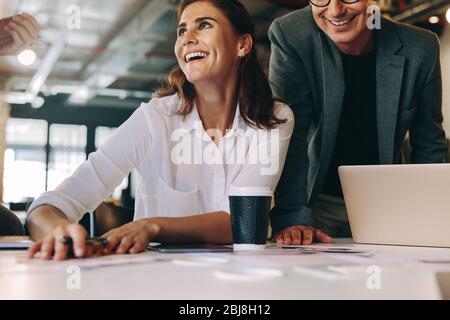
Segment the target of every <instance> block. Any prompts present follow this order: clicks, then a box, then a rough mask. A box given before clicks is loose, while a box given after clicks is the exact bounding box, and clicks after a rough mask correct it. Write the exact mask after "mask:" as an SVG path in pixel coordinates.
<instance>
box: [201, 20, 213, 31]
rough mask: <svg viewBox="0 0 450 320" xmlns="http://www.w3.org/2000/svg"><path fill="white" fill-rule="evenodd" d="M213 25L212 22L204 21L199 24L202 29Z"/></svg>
mask: <svg viewBox="0 0 450 320" xmlns="http://www.w3.org/2000/svg"><path fill="white" fill-rule="evenodd" d="M210 27H211V24H210V23H209V22H206V21H203V22H201V23H200V24H199V26H198V28H199V29H200V30H201V29H208V28H210Z"/></svg>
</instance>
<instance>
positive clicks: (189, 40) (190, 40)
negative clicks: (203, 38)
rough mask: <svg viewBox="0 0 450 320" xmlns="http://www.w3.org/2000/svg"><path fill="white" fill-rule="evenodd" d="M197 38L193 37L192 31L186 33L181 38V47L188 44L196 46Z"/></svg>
mask: <svg viewBox="0 0 450 320" xmlns="http://www.w3.org/2000/svg"><path fill="white" fill-rule="evenodd" d="M197 42H198V41H197V38H196V36H195V32H194V31H186V33H185V34H184V37H183V45H184V46H187V45H189V44H196V43H197Z"/></svg>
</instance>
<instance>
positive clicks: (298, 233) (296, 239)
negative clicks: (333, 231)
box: [275, 225, 333, 245]
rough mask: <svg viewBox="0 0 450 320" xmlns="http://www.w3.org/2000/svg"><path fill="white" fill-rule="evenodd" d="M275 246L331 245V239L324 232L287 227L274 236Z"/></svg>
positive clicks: (306, 228) (308, 228)
mask: <svg viewBox="0 0 450 320" xmlns="http://www.w3.org/2000/svg"><path fill="white" fill-rule="evenodd" d="M275 240H276V242H277V244H286V245H291V244H292V245H301V244H303V245H307V244H312V243H313V242H323V243H332V242H333V238H331V237H330V236H329V235H327V234H326V233H325V232H323V231H321V230H319V229H316V228H314V227H309V226H301V225H298V226H291V227H287V228H285V229H283V230H281V231H280V232H278V233H277V234H276V235H275Z"/></svg>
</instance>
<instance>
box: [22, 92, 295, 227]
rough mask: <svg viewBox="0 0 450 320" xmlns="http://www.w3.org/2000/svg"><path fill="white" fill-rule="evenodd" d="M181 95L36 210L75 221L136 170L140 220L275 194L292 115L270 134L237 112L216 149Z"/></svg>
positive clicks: (112, 141) (137, 123) (162, 101)
mask: <svg viewBox="0 0 450 320" xmlns="http://www.w3.org/2000/svg"><path fill="white" fill-rule="evenodd" d="M180 107H181V102H180V99H179V98H178V96H177V95H173V96H169V97H165V98H154V99H152V100H151V101H150V102H149V103H143V104H142V105H141V106H140V107H139V108H138V109H137V110H136V111H135V112H134V113H133V115H132V116H131V117H130V118H129V119H128V120H127V121H126V122H125V123H123V124H122V125H121V126H120V127H119V128H118V129H117V130H116V131H115V133H114V134H113V135H112V136H111V138H109V139H108V140H107V141H106V142H105V143H104V144H103V145H102V146H101V147H100V148H99V149H98V150H97V151H96V152H94V153H92V154H90V155H89V157H88V160H87V161H86V162H85V163H83V164H82V165H81V166H80V167H79V168H78V169H77V170H76V171H75V172H74V173H73V175H72V176H70V177H68V178H67V179H65V180H64V181H63V182H62V183H61V184H60V185H59V186H58V187H57V188H56V189H55V190H54V191H48V192H45V193H44V194H42V195H41V196H40V197H39V198H38V199H36V200H35V201H34V202H33V203H32V205H31V206H30V208H29V210H28V212H31V211H32V210H33V209H35V208H36V207H38V206H42V205H51V206H54V207H57V208H58V209H60V210H61V211H62V212H64V214H65V215H66V216H67V217H68V218H69V219H70V220H71V221H72V222H76V221H79V220H80V219H81V217H82V216H83V214H84V213H85V212H90V211H93V210H95V208H97V206H98V205H99V204H100V203H101V201H102V200H104V199H105V198H106V197H107V196H109V195H110V194H112V192H113V190H114V189H115V187H117V186H118V185H119V184H120V183H121V182H122V180H123V179H124V177H126V176H127V175H128V174H129V173H130V171H131V170H133V169H136V170H137V173H138V175H137V176H138V177H139V180H138V182H137V186H138V187H137V190H136V198H135V215H134V220H138V219H142V218H145V217H154V216H164V217H181V216H189V215H195V214H200V213H208V212H214V211H225V212H229V204H228V196H227V190H228V189H229V187H230V185H236V186H240V187H255V186H256V187H259V186H264V187H270V188H271V189H272V190H274V188H275V187H276V185H277V183H278V180H279V178H280V175H281V171H282V169H283V166H284V161H285V158H286V153H287V149H288V145H289V141H290V138H291V134H292V131H293V127H294V117H293V114H292V111H291V110H290V109H289V107H288V106H287V105H285V104H282V103H278V102H277V103H276V109H275V115H276V117H277V118H279V119H287V122H285V123H283V124H281V125H279V126H277V127H276V128H274V129H271V130H265V129H254V128H252V127H250V126H248V125H247V124H246V123H245V122H244V119H243V118H242V117H241V115H240V113H239V106H238V108H237V111H236V115H235V119H234V122H233V126H232V129H230V130H229V131H228V132H227V134H226V135H225V136H224V137H223V138H222V139H221V140H220V141H219V144H218V145H216V144H215V143H214V142H213V141H212V140H211V139H210V138H209V135H208V134H207V133H206V132H205V130H204V129H203V126H202V123H201V120H200V117H199V114H198V112H197V109H196V108H195V107H194V109H193V111H192V112H191V113H190V114H189V115H187V116H186V117H185V118H183V117H182V116H180V115H176V114H175V113H176V111H178V110H179V108H180Z"/></svg>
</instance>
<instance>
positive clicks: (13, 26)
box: [0, 13, 41, 56]
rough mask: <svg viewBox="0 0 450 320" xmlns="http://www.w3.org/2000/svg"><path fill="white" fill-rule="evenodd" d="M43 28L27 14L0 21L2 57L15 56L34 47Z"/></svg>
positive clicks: (0, 54) (0, 49)
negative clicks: (34, 42)
mask: <svg viewBox="0 0 450 320" xmlns="http://www.w3.org/2000/svg"><path fill="white" fill-rule="evenodd" d="M40 29H41V27H40V26H39V23H38V22H37V21H36V19H35V18H34V17H32V16H30V15H29V14H27V13H23V14H20V15H16V16H13V17H9V18H5V19H1V20H0V56H6V55H15V54H18V53H20V52H22V51H23V50H25V49H26V48H29V47H31V46H32V45H33V41H35V40H36V38H37V36H38V34H39V31H40Z"/></svg>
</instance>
